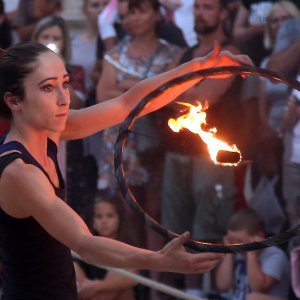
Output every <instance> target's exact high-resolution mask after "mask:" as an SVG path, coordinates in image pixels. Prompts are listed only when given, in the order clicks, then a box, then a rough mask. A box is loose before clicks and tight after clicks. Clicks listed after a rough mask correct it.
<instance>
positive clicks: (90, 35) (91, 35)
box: [82, 22, 98, 41]
mask: <svg viewBox="0 0 300 300" xmlns="http://www.w3.org/2000/svg"><path fill="white" fill-rule="evenodd" d="M82 36H83V38H84V39H85V40H87V41H93V40H95V39H97V37H98V28H97V26H94V25H93V24H91V23H89V22H86V26H85V29H84V32H83V33H82Z"/></svg>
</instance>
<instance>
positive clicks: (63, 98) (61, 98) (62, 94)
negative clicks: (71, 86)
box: [57, 89, 71, 105]
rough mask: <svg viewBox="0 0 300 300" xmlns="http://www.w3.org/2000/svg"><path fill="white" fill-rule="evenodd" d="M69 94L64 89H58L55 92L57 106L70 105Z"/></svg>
mask: <svg viewBox="0 0 300 300" xmlns="http://www.w3.org/2000/svg"><path fill="white" fill-rule="evenodd" d="M70 101H71V100H70V93H69V92H67V91H66V90H65V89H59V90H58V92H57V102H58V104H59V105H69V104H70Z"/></svg>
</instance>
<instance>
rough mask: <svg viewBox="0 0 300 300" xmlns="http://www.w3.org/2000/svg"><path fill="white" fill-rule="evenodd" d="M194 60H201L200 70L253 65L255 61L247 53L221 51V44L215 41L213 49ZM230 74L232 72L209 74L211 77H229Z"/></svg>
mask: <svg viewBox="0 0 300 300" xmlns="http://www.w3.org/2000/svg"><path fill="white" fill-rule="evenodd" d="M193 61H200V65H199V70H201V69H209V68H214V67H226V66H241V65H250V66H252V65H253V62H252V61H251V59H250V58H249V57H248V56H247V55H236V54H233V53H232V52H230V51H228V50H223V51H221V47H220V44H218V43H215V46H214V49H213V51H212V52H210V53H209V54H208V55H206V56H204V57H199V58H195V59H193ZM230 76H232V74H220V75H213V76H209V78H227V77H230Z"/></svg>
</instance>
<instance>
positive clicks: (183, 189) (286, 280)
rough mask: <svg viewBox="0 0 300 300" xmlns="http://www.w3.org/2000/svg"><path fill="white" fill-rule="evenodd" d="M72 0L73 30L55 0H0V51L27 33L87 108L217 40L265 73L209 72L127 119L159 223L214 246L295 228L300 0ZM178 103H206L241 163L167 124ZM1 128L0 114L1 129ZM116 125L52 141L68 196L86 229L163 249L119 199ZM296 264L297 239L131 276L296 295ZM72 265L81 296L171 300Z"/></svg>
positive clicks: (254, 294) (192, 288)
mask: <svg viewBox="0 0 300 300" xmlns="http://www.w3.org/2000/svg"><path fill="white" fill-rule="evenodd" d="M78 1H80V0H77V2H78ZM12 2H13V3H15V7H14V8H12V7H11V6H12ZM81 2H82V3H81V4H82V16H83V18H82V20H81V23H82V26H81V27H80V28H78V26H77V27H76V28H75V27H74V26H72V23H71V22H69V21H68V20H65V19H64V18H63V15H64V14H63V12H64V10H65V8H64V1H62V0H26V1H25V0H19V1H3V0H1V1H0V47H1V48H4V49H6V48H8V47H9V46H11V45H13V44H16V43H19V42H27V41H34V42H38V43H42V44H45V45H47V46H48V47H49V48H50V49H52V50H53V51H55V52H57V53H59V54H60V55H61V56H62V57H63V58H64V60H65V63H66V65H67V68H68V71H69V73H70V76H71V88H70V93H71V109H81V108H83V107H90V109H92V107H93V105H94V104H96V103H99V102H104V101H106V100H109V99H112V98H114V97H116V96H119V95H120V94H122V93H124V92H126V91H127V90H128V89H130V88H131V87H132V86H133V85H135V84H136V83H137V82H139V81H141V80H143V79H145V78H149V77H151V76H153V75H156V74H159V73H162V72H166V71H168V70H170V69H171V68H173V67H175V66H177V65H179V64H183V63H185V62H187V61H189V60H192V59H194V58H195V57H199V56H206V55H207V54H209V53H210V52H211V51H212V49H213V48H214V45H215V44H216V43H218V44H219V45H220V47H221V48H222V49H223V50H227V51H231V52H233V53H235V54H239V53H240V54H246V55H248V56H249V57H250V58H251V59H252V61H253V64H254V65H255V66H256V67H260V68H263V69H268V70H269V71H272V72H274V73H272V74H273V76H270V75H269V76H267V75H263V76H262V75H260V74H256V75H247V76H241V74H232V76H231V77H230V78H226V79H225V78H224V79H214V78H212V77H208V78H205V79H203V80H201V81H200V82H199V83H198V84H197V85H196V86H195V87H193V88H191V89H190V90H189V91H188V92H186V93H185V94H183V95H181V96H180V97H179V98H178V99H177V100H178V101H176V102H175V103H172V104H170V105H168V106H167V107H165V108H162V109H160V110H159V111H157V112H154V113H151V114H150V115H147V116H145V117H141V118H139V119H138V120H136V121H135V122H134V125H133V126H132V128H131V129H130V131H129V134H128V137H127V139H126V144H125V146H124V151H123V161H124V169H125V175H124V176H125V179H126V181H127V184H128V187H129V189H130V190H131V192H132V194H133V195H134V196H135V198H136V199H137V201H138V203H139V205H140V206H141V207H142V208H143V209H144V210H145V211H146V212H147V213H148V214H149V215H150V216H151V217H152V218H154V219H155V220H157V221H158V222H160V223H161V224H162V225H163V226H165V227H166V228H168V229H170V230H172V231H174V232H176V233H182V232H184V231H187V230H188V231H190V232H191V234H192V237H193V238H194V239H196V240H201V241H205V242H209V243H226V244H227V243H231V244H235V243H249V242H258V241H261V240H263V239H265V238H266V237H270V236H274V235H276V234H278V233H280V232H284V231H286V230H288V229H289V228H291V227H294V226H297V225H299V223H300V90H299V83H298V85H297V80H298V81H300V2H299V0H82V1H81ZM264 74H266V73H264ZM268 74H270V72H269V73H268ZM243 75H244V74H243ZM271 77H272V78H273V80H272V78H271ZM274 78H275V79H276V80H274ZM286 79H288V81H286ZM136 97H139V95H136ZM183 102H185V103H188V105H190V104H191V105H198V104H199V103H201V104H202V105H203V107H205V112H206V114H207V124H206V125H207V126H208V128H212V127H216V128H217V133H216V136H217V137H218V138H220V139H221V140H224V141H226V142H227V143H229V144H236V145H237V147H238V148H239V149H240V150H241V153H242V157H243V159H242V163H241V164H239V165H238V166H236V167H228V166H220V165H216V164H214V163H213V162H212V160H211V159H210V157H209V154H208V151H207V147H206V145H205V144H204V143H203V142H202V141H201V140H200V139H199V137H198V136H197V135H195V134H193V133H191V132H188V131H187V130H182V131H180V132H179V133H174V132H172V131H171V130H170V129H169V128H168V125H167V121H168V119H169V118H172V117H173V118H174V117H177V116H179V115H180V114H181V113H182V112H185V111H186V107H188V106H187V105H182V103H183ZM206 125H205V126H206ZM8 128H9V124H8V121H7V120H4V119H0V134H3V133H5V131H6V130H8ZM118 129H119V128H118V126H116V127H113V128H110V129H107V130H104V131H103V132H101V133H98V134H95V135H94V136H92V137H89V138H87V139H83V140H75V141H68V142H66V143H64V144H61V145H60V146H59V160H60V167H61V169H62V173H63V174H64V177H65V180H66V182H67V197H68V202H69V204H70V205H71V206H72V207H73V208H74V209H75V210H76V211H77V212H78V213H79V214H80V215H81V216H82V217H83V218H84V219H85V220H86V221H87V223H88V224H89V225H90V227H91V230H93V232H94V233H95V234H98V235H103V236H106V237H108V238H115V239H121V240H124V241H126V242H130V243H132V244H133V245H137V246H141V247H147V248H149V249H152V250H158V249H160V247H161V246H162V245H163V244H164V242H165V241H164V238H163V237H161V236H160V235H159V234H157V233H156V232H154V231H153V230H151V229H149V228H148V227H147V226H145V225H144V223H143V221H142V220H141V219H139V218H138V217H137V216H136V214H135V213H134V212H133V211H132V210H131V209H130V208H129V207H128V206H125V205H124V206H123V201H122V197H121V195H120V192H119V188H118V184H117V181H116V176H115V173H114V145H115V142H116V138H117V136H118ZM124 219H126V220H124ZM299 258H300V238H299V237H294V238H292V239H290V240H289V241H288V242H286V243H285V244H281V245H279V246H278V247H277V246H276V247H271V248H267V249H265V250H260V251H254V252H249V253H238V254H227V255H226V257H225V259H224V260H223V261H222V263H221V264H220V265H219V266H218V267H217V268H216V270H214V271H213V272H211V274H208V275H205V276H200V275H191V276H190V275H188V276H182V275H180V274H175V275H171V274H164V273H159V274H158V273H145V272H142V271H139V270H133V272H136V273H142V274H143V275H144V276H149V277H150V278H152V279H154V280H158V281H160V282H164V283H166V284H170V285H171V286H174V287H177V288H179V289H182V290H184V291H186V292H187V293H188V294H191V295H195V296H199V297H201V296H202V297H207V298H209V299H233V300H246V299H247V300H254V299H256V300H284V299H300V263H299ZM74 264H75V269H76V275H77V284H78V292H79V297H80V299H84V300H87V299H93V300H96V299H111V300H112V299H121V300H131V299H146V300H147V299H149V300H156V299H172V297H168V296H167V295H164V294H162V293H157V292H155V291H153V290H149V289H147V288H145V287H143V286H140V285H137V284H136V283H135V282H134V281H132V280H131V279H124V278H123V277H122V276H119V275H116V274H113V273H111V272H109V271H106V270H102V269H99V268H94V267H92V266H90V265H87V264H85V263H83V262H81V261H79V260H75V261H74ZM173 299H174V298H173Z"/></svg>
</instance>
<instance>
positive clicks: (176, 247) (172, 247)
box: [158, 232, 224, 273]
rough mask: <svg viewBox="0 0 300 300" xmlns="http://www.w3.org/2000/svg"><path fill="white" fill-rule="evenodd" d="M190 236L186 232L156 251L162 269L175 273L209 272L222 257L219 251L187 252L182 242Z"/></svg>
mask: <svg viewBox="0 0 300 300" xmlns="http://www.w3.org/2000/svg"><path fill="white" fill-rule="evenodd" d="M189 238H190V234H189V233H188V232H186V233H183V234H182V235H180V236H179V237H178V238H175V239H173V240H172V241H170V242H169V243H168V244H167V245H166V246H165V247H164V248H163V249H162V250H160V251H159V252H158V254H159V255H160V256H161V257H160V261H159V263H160V265H161V267H162V271H165V272H176V273H205V272H209V271H210V270H211V269H213V268H214V267H215V265H216V264H217V263H218V262H219V261H220V260H221V259H223V258H224V254H221V253H188V252H187V251H186V250H185V249H184V246H183V244H184V243H185V242H187V241H188V240H189Z"/></svg>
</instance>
